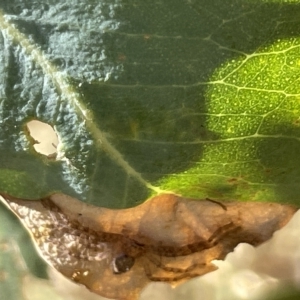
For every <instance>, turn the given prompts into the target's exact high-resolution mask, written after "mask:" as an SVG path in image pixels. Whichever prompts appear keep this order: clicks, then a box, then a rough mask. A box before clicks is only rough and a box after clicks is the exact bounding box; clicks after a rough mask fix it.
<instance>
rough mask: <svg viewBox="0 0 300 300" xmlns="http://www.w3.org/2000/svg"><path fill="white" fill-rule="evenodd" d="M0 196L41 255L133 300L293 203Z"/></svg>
mask: <svg viewBox="0 0 300 300" xmlns="http://www.w3.org/2000/svg"><path fill="white" fill-rule="evenodd" d="M1 200H2V201H3V202H4V203H5V204H6V205H7V206H8V207H9V208H10V209H11V210H12V211H13V212H14V213H15V214H16V215H17V216H18V217H19V219H20V220H21V221H22V223H23V224H24V225H25V227H26V228H27V229H28V231H29V232H30V234H31V235H32V237H33V240H34V241H35V243H36V246H37V249H38V250H39V252H40V254H41V255H42V257H43V258H44V259H45V260H46V261H47V262H48V263H49V264H51V265H52V266H53V267H54V268H56V269H57V270H58V271H59V272H61V273H62V274H63V275H65V276H66V277H68V278H69V279H71V280H73V281H75V282H78V283H80V284H83V285H85V286H86V287H87V288H88V289H90V290H91V291H93V292H95V293H97V294H99V295H102V296H105V297H108V298H115V299H136V298H137V297H138V295H139V294H140V291H141V289H143V288H144V287H145V285H146V284H147V283H148V282H150V281H165V282H169V283H170V284H172V285H173V286H175V285H177V284H178V283H181V282H183V281H186V280H187V279H190V278H192V277H195V276H199V275H202V274H205V273H207V272H210V271H213V270H215V269H216V267H215V266H214V265H213V264H212V263H211V261H212V260H214V259H223V258H224V257H225V256H226V255H227V254H228V253H229V252H231V251H232V250H233V249H234V247H235V246H236V245H237V244H239V243H241V242H246V243H250V244H252V245H255V246H256V245H259V244H261V243H262V242H264V241H266V240H268V239H269V238H270V237H271V236H272V234H273V232H274V231H276V230H278V229H279V228H281V227H282V226H284V225H285V224H286V223H287V222H288V221H289V220H290V218H291V217H292V216H293V214H294V213H295V212H296V210H297V208H296V207H293V206H290V205H281V204H277V203H252V202H218V201H215V200H211V199H205V200H195V199H186V198H182V197H180V196H178V195H174V194H162V195H159V196H156V197H153V198H152V199H150V200H148V201H146V202H145V203H143V204H141V205H139V206H137V207H134V208H129V209H122V210H111V209H106V208H101V207H95V206H92V205H87V204H85V203H82V202H80V201H78V200H76V199H74V198H72V197H69V196H67V195H64V194H53V195H51V196H49V197H46V198H43V199H40V200H23V199H18V198H15V197H12V196H9V195H6V194H1Z"/></svg>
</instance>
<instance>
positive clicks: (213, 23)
mask: <svg viewBox="0 0 300 300" xmlns="http://www.w3.org/2000/svg"><path fill="white" fill-rule="evenodd" d="M0 8H1V9H2V10H3V14H4V17H3V19H1V22H0V29H1V33H2V35H1V36H0V53H1V66H0V80H1V86H2V87H3V88H2V89H1V94H0V99H1V122H2V124H1V128H2V131H1V134H0V141H1V143H0V147H1V150H2V151H5V153H9V155H8V157H9V159H8V160H7V161H6V162H4V161H3V162H1V164H0V168H1V173H3V174H5V172H7V170H9V172H12V173H13V172H15V176H16V177H18V176H19V174H20V172H21V174H23V175H24V176H25V177H28V178H26V179H25V180H30V181H31V180H33V181H35V182H38V184H37V185H34V186H32V189H31V190H27V191H26V190H24V191H25V192H24V191H22V192H20V191H19V192H18V193H16V192H15V190H17V187H16V186H14V184H15V183H14V181H13V180H7V183H5V182H3V183H2V186H3V187H1V190H3V191H6V192H9V193H11V194H14V195H18V196H23V197H28V198H31V197H32V193H35V195H36V196H38V195H39V196H44V195H45V194H47V193H50V192H52V191H63V192H64V193H67V194H70V195H73V196H76V197H78V198H80V199H81V200H84V201H87V202H90V203H94V204H97V205H100V206H106V207H116V208H121V207H130V206H135V205H136V204H137V203H140V202H142V201H143V200H144V199H146V198H147V195H149V188H150V191H151V189H152V191H155V192H156V191H157V189H155V186H156V187H160V188H162V189H163V190H166V191H174V192H177V193H180V194H184V195H188V196H192V197H197V198H200V197H206V196H210V197H217V198H223V199H226V198H227V199H228V198H231V199H233V198H234V199H241V200H245V199H247V200H248V199H254V200H265V199H267V200H271V199H272V200H278V201H294V202H295V201H296V199H297V197H298V195H299V187H298V186H297V185H296V182H297V180H298V179H299V171H298V170H297V168H296V166H297V165H299V162H298V158H297V156H296V153H298V147H299V146H298V140H297V139H298V135H299V134H298V130H297V128H298V121H297V120H298V116H299V112H298V110H299V109H298V106H299V104H298V102H297V93H298V92H297V90H296V86H297V80H296V78H297V76H298V73H297V72H298V69H297V59H298V57H299V56H298V53H297V49H298V48H297V47H298V46H297V45H298V40H297V35H298V32H297V28H299V26H298V25H299V24H298V23H299V15H300V7H299V6H298V5H297V4H280V3H258V2H255V3H248V2H246V1H240V0H235V1H233V0H230V1H226V3H225V2H224V1H219V0H215V1H210V2H208V1H204V0H192V1H187V2H182V1H173V0H172V1H163V2H160V1H143V2H142V3H140V2H137V1H118V0H114V1H113V0H111V1H101V3H99V1H93V0H85V1H79V0H78V1H58V2H56V3H52V1H43V2H38V1H32V0H27V1H18V0H13V1H2V2H1V4H0ZM11 26H12V27H13V28H14V29H13V30H12V29H11ZM19 32H20V33H22V34H19ZM291 47H292V48H291ZM33 50H37V51H33ZM292 60H293V61H294V65H293V67H292V66H291V65H290V62H291V61H292ZM275 73H276V74H275ZM274 74H275V75H276V76H275V75H274ZM293 78H294V79H293ZM262 85H263V86H262ZM76 103H77V104H76ZM78 103H79V104H78ZM80 103H83V106H82V105H81V104H80ZM80 105H81V106H80ZM291 107H292V108H291ZM79 108H80V109H79ZM29 119H40V120H42V121H45V122H47V123H49V124H52V125H54V126H55V129H56V130H57V132H58V134H59V136H60V139H61V141H62V144H61V148H60V149H58V150H59V151H60V152H61V153H64V155H65V156H64V158H65V159H64V160H60V161H58V162H49V161H45V160H44V159H43V158H42V157H41V156H36V155H35V154H34V152H33V151H32V150H31V149H32V145H31V144H30V142H29V140H28V139H27V138H26V135H25V132H24V130H23V129H24V124H25V122H26V121H27V120H29ZM90 124H94V125H93V126H95V125H96V126H97V127H98V128H99V129H100V130H101V135H100V137H99V135H96V134H95V131H94V130H93V129H91V128H92V127H91V126H90ZM103 139H105V141H106V142H105V145H103V144H102V145H101V141H102V140H103ZM107 144H109V147H107ZM110 146H112V148H113V149H116V150H117V153H118V154H117V155H116V153H115V152H114V151H112V148H111V147H110ZM290 149H292V150H290ZM290 151H291V153H290ZM287 152H289V155H288V158H286V156H287V155H286V153H287ZM294 154H295V155H294ZM10 156H11V159H10ZM25 156H26V159H24V157H25ZM285 158H286V159H285ZM15 161H21V162H22V163H20V164H15V163H14V162H15ZM32 169H34V170H35V169H36V170H37V172H34V171H32ZM23 175H22V176H23ZM2 177H4V175H3V176H2ZM25 177H24V178H25ZM24 182H25V181H24ZM148 183H149V184H148ZM152 187H153V188H152Z"/></svg>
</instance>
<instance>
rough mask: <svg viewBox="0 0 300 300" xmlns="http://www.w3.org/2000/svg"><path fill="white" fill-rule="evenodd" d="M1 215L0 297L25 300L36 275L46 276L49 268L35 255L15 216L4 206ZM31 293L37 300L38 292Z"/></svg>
mask: <svg viewBox="0 0 300 300" xmlns="http://www.w3.org/2000/svg"><path fill="white" fill-rule="evenodd" d="M0 216H1V218H0V219H1V226H0V227H1V228H0V295H2V296H3V297H5V298H8V299H20V300H21V299H24V300H25V299H28V298H27V296H25V294H26V293H27V292H29V290H30V289H32V288H33V281H32V279H33V278H34V276H37V277H44V278H45V277H46V272H45V268H46V265H45V263H44V261H43V260H42V259H41V258H40V257H37V256H36V254H35V250H34V248H33V245H32V243H31V239H30V237H29V236H28V233H27V232H26V231H25V229H24V228H23V227H21V226H20V225H19V224H18V221H17V219H16V217H15V216H14V215H12V214H11V212H9V211H8V210H7V209H6V208H4V207H2V206H1V208H0ZM25 262H26V265H25ZM29 274H31V275H29ZM33 275H34V276H33ZM31 292H32V293H31V295H32V298H31V299H36V298H34V297H35V294H36V292H33V291H32V290H31ZM44 296H46V295H44ZM40 299H44V298H40Z"/></svg>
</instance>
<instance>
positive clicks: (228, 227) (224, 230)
mask: <svg viewBox="0 0 300 300" xmlns="http://www.w3.org/2000/svg"><path fill="white" fill-rule="evenodd" d="M239 230H241V226H239V225H236V224H234V223H233V222H229V223H227V224H225V225H223V226H221V227H219V228H218V229H217V230H216V231H215V232H214V233H213V234H212V235H211V236H210V238H209V239H208V240H207V242H208V243H209V244H210V245H211V247H213V246H215V245H217V244H218V243H219V242H220V241H221V240H222V239H223V238H225V237H226V236H227V235H228V234H230V233H234V232H236V231H239Z"/></svg>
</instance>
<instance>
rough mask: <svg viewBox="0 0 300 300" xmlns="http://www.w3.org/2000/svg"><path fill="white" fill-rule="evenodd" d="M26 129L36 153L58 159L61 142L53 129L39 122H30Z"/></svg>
mask: <svg viewBox="0 0 300 300" xmlns="http://www.w3.org/2000/svg"><path fill="white" fill-rule="evenodd" d="M26 127H27V129H28V133H29V135H30V137H31V138H32V139H33V147H34V149H35V151H36V152H38V153H40V154H43V155H46V156H47V157H48V158H56V155H57V145H58V143H59V140H58V136H57V134H56V132H55V130H54V129H53V127H52V126H50V125H49V124H47V123H44V122H41V121H38V120H32V121H29V122H28V123H27V124H26Z"/></svg>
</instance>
